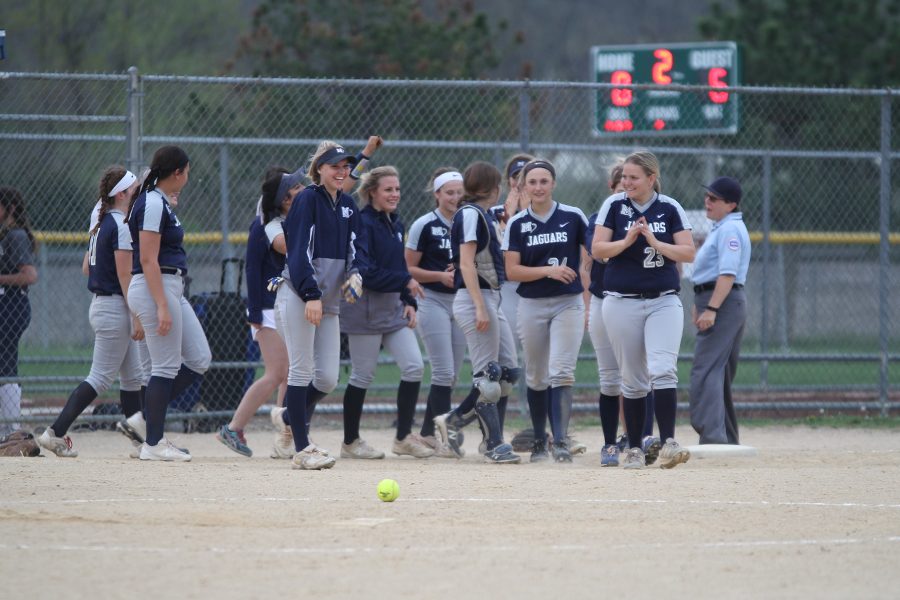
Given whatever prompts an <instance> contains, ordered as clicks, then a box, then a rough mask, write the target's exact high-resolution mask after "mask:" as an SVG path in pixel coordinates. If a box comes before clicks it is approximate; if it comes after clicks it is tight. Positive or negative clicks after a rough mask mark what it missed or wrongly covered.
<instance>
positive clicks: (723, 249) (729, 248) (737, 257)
mask: <svg viewBox="0 0 900 600" xmlns="http://www.w3.org/2000/svg"><path fill="white" fill-rule="evenodd" d="M739 233H740V232H739V231H738V230H737V228H736V227H734V226H732V225H731V224H729V223H726V224H725V225H724V226H723V227H722V229H721V230H720V231H719V235H718V239H717V241H716V251H717V253H718V255H719V256H718V258H719V264H718V269H719V275H734V276H737V273H738V269H739V268H740V266H741V239H740V235H739Z"/></svg>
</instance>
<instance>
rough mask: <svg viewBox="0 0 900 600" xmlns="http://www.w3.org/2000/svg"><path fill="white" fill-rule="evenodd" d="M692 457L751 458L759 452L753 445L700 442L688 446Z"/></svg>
mask: <svg viewBox="0 0 900 600" xmlns="http://www.w3.org/2000/svg"><path fill="white" fill-rule="evenodd" d="M686 448H687V449H688V450H690V451H691V458H751V457H753V456H756V455H757V454H759V453H758V452H757V451H756V448H754V447H753V446H742V445H739V444H698V445H696V446H686Z"/></svg>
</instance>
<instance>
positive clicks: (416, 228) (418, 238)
mask: <svg viewBox="0 0 900 600" xmlns="http://www.w3.org/2000/svg"><path fill="white" fill-rule="evenodd" d="M427 220H428V215H425V216H423V217H419V218H418V219H416V220H415V221H414V222H413V224H412V227H410V228H409V235H408V236H407V238H406V247H407V248H409V249H410V250H415V251H416V252H422V251H423V248H422V247H421V246H422V245H423V244H424V242H425V240H424V239H423V238H422V231H423V230H424V229H425V222H426V221H427Z"/></svg>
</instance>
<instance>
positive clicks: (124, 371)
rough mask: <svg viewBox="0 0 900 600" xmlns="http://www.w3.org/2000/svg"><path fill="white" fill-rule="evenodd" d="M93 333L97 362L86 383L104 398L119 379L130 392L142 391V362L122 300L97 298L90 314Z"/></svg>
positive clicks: (93, 362)
mask: <svg viewBox="0 0 900 600" xmlns="http://www.w3.org/2000/svg"><path fill="white" fill-rule="evenodd" d="M88 318H89V320H90V323H91V328H92V329H93V330H94V358H93V360H92V362H91V372H90V374H88V376H87V378H86V379H85V381H87V382H88V384H89V385H90V386H91V387H92V388H94V390H95V391H96V392H97V394H98V395H99V394H102V393H103V392H105V391H106V390H108V389H109V388H110V386H111V385H112V384H113V382H114V381H115V378H116V375H118V376H119V387H120V388H121V389H122V390H124V391H127V392H136V391H138V390H140V389H141V380H142V372H141V361H140V356H139V352H138V347H137V342H135V341H134V340H132V339H131V312H130V311H129V310H128V305H127V304H125V298H123V297H122V296H118V295H114V296H94V299H93V300H92V301H91V309H90V312H89V313H88Z"/></svg>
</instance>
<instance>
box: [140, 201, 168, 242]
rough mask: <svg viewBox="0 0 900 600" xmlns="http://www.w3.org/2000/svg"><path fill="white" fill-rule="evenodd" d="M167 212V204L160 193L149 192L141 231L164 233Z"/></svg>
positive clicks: (145, 202)
mask: <svg viewBox="0 0 900 600" xmlns="http://www.w3.org/2000/svg"><path fill="white" fill-rule="evenodd" d="M165 212H166V203H165V201H164V200H163V199H162V196H161V195H160V194H159V193H154V192H148V193H147V197H146V200H145V201H144V218H143V220H142V222H141V231H152V232H154V233H162V230H163V218H164V215H165Z"/></svg>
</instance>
